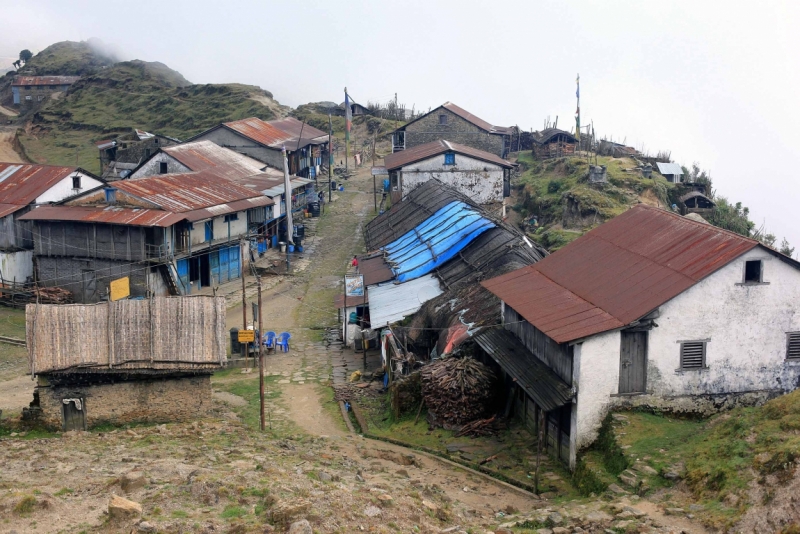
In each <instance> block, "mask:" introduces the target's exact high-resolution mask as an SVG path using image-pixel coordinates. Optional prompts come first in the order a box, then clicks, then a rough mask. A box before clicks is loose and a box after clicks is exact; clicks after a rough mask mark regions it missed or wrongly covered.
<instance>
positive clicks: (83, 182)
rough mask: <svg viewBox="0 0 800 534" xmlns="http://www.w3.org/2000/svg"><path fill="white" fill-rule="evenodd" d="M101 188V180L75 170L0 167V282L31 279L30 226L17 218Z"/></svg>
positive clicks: (31, 251) (25, 165)
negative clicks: (46, 205) (35, 208)
mask: <svg viewBox="0 0 800 534" xmlns="http://www.w3.org/2000/svg"><path fill="white" fill-rule="evenodd" d="M101 185H103V182H102V180H100V179H99V178H98V177H97V176H95V175H93V174H92V173H90V172H88V171H85V170H83V169H81V168H79V167H54V166H50V165H33V164H24V163H0V282H1V283H3V284H14V283H17V284H22V283H25V282H27V281H32V279H33V242H34V231H33V223H32V222H30V221H24V220H20V217H22V216H23V215H25V214H26V213H28V212H29V211H30V210H31V209H32V208H34V207H36V206H38V205H42V204H50V203H52V202H59V201H61V200H64V199H66V198H69V197H73V196H75V195H78V194H80V193H82V192H84V191H88V190H90V189H95V188H97V187H99V186H101Z"/></svg>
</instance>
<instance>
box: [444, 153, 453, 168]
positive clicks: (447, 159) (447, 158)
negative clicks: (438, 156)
mask: <svg viewBox="0 0 800 534" xmlns="http://www.w3.org/2000/svg"><path fill="white" fill-rule="evenodd" d="M444 164H445V165H455V164H456V155H455V154H452V153H451V154H445V155H444Z"/></svg>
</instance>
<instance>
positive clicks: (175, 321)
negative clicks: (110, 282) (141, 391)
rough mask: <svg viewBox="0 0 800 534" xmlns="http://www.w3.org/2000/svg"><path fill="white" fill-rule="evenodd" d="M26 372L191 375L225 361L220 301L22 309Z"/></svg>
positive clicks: (200, 299)
mask: <svg viewBox="0 0 800 534" xmlns="http://www.w3.org/2000/svg"><path fill="white" fill-rule="evenodd" d="M25 315H26V323H27V332H26V334H27V341H28V363H29V370H30V372H31V374H37V373H46V372H49V371H64V370H69V369H78V368H87V367H89V368H102V369H104V370H107V369H112V370H113V369H131V370H135V369H164V370H170V369H172V370H191V369H204V368H214V367H218V366H221V365H224V364H225V362H226V355H225V346H226V343H227V332H226V331H225V315H226V305H225V298H224V297H156V298H153V299H151V300H120V301H116V302H104V303H100V304H69V305H51V304H38V305H37V304H29V305H28V306H27V308H26V310H25Z"/></svg>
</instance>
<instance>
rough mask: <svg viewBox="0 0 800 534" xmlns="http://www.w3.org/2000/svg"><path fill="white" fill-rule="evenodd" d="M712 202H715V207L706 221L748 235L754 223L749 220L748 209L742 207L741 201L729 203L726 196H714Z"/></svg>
mask: <svg viewBox="0 0 800 534" xmlns="http://www.w3.org/2000/svg"><path fill="white" fill-rule="evenodd" d="M714 202H716V203H717V208H716V209H715V210H714V213H712V214H711V215H710V216H709V217H708V222H710V223H711V224H713V225H714V226H719V227H720V228H724V229H725V230H730V231H731V232H736V233H737V234H741V235H743V236H747V237H750V235H751V232H752V231H753V228H754V227H755V223H754V222H753V221H751V220H750V218H749V215H750V210H749V209H748V208H747V207H743V206H742V203H741V202H737V203H736V204H731V203H730V202H728V199H727V198H725V197H722V196H716V197H714Z"/></svg>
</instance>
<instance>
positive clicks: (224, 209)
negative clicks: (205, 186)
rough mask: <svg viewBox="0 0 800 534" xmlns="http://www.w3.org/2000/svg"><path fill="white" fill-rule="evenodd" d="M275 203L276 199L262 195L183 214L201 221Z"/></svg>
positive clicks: (192, 220) (193, 219)
mask: <svg viewBox="0 0 800 534" xmlns="http://www.w3.org/2000/svg"><path fill="white" fill-rule="evenodd" d="M273 204H275V201H274V200H272V199H271V198H269V197H267V196H264V195H260V196H257V197H253V198H246V199H244V200H237V201H236V202H230V203H227V204H219V205H218V206H212V207H210V208H205V209H199V210H194V211H188V212H185V213H183V214H182V215H183V216H184V217H185V218H186V220H187V221H191V222H194V221H201V220H203V219H209V218H211V217H219V216H220V215H226V214H228V213H236V212H237V211H244V210H248V209H250V208H258V207H262V206H271V205H273Z"/></svg>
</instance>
